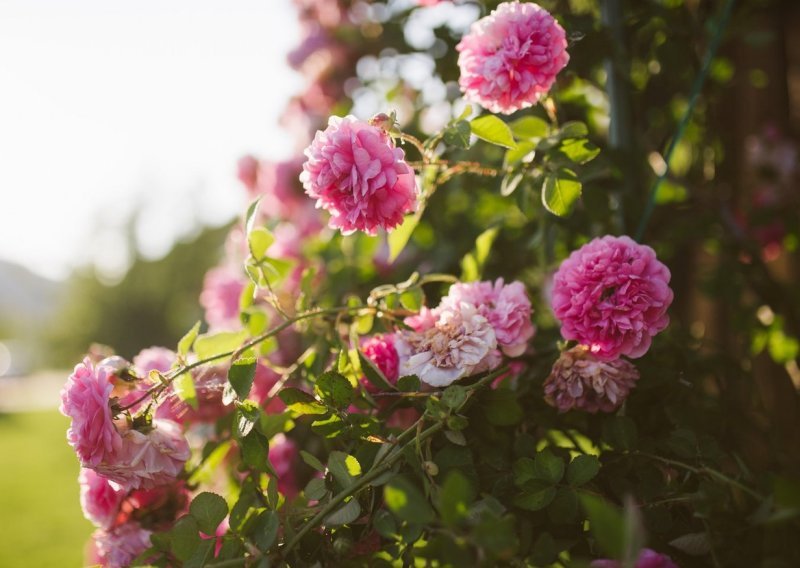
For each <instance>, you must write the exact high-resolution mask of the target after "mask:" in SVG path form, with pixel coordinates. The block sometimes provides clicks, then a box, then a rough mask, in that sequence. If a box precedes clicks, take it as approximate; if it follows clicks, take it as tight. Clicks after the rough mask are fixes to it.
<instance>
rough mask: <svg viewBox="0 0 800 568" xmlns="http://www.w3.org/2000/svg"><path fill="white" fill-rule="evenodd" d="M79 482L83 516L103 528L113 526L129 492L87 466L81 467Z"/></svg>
mask: <svg viewBox="0 0 800 568" xmlns="http://www.w3.org/2000/svg"><path fill="white" fill-rule="evenodd" d="M78 484H79V485H80V488H81V508H82V509H83V516H84V517H86V518H87V519H88V520H89V521H91V522H92V523H94V524H95V525H96V526H97V527H99V528H101V529H109V528H111V527H112V526H113V525H114V524H115V520H116V518H117V514H118V513H119V507H120V505H121V504H122V501H123V499H125V495H126V493H127V492H126V491H125V490H124V489H123V488H122V487H121V486H120V485H119V484H118V483H115V482H113V481H111V480H109V479H106V478H105V477H103V476H101V475H98V474H97V473H96V472H95V471H94V470H91V469H87V468H81V472H80V474H79V475H78Z"/></svg>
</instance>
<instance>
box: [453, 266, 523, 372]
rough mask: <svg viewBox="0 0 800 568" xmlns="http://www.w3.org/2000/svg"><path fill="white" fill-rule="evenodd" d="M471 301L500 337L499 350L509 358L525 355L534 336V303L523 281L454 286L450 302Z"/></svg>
mask: <svg viewBox="0 0 800 568" xmlns="http://www.w3.org/2000/svg"><path fill="white" fill-rule="evenodd" d="M453 302H455V303H458V302H470V303H471V304H473V305H475V306H476V307H477V308H478V312H479V313H480V314H481V315H482V316H483V317H485V318H486V319H487V320H489V323H490V324H492V327H493V328H494V334H495V336H496V337H497V345H498V347H499V348H500V349H501V350H502V351H503V353H505V354H506V355H508V356H509V357H518V356H519V355H522V353H523V352H524V351H525V348H526V347H527V346H528V341H529V340H530V338H531V337H533V334H534V331H535V329H534V327H533V324H532V323H531V301H530V300H529V299H528V293H527V292H526V291H525V286H524V285H523V284H522V283H521V282H511V283H510V284H504V282H503V279H502V278H498V279H497V280H496V281H495V283H494V284H492V283H491V282H469V283H458V284H453V285H452V286H451V287H450V291H449V292H448V294H447V296H446V297H445V298H444V299H443V300H442V303H443V305H444V304H447V303H453Z"/></svg>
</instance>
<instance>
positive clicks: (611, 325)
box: [553, 236, 673, 361]
mask: <svg viewBox="0 0 800 568" xmlns="http://www.w3.org/2000/svg"><path fill="white" fill-rule="evenodd" d="M669 279H670V273H669V269H667V267H666V266H664V265H663V264H662V263H661V262H659V261H658V259H657V258H656V254H655V252H653V249H651V248H650V247H648V246H645V245H640V244H638V243H636V242H635V241H633V240H632V239H630V238H629V237H624V236H623V237H612V236H605V237H602V238H597V239H594V240H593V241H591V242H590V243H588V244H586V245H584V246H583V247H581V248H580V249H578V250H576V251H574V252H573V253H572V254H571V255H570V256H569V258H567V259H566V260H564V262H562V263H561V266H560V267H559V269H558V271H557V272H556V274H555V276H554V278H553V312H554V313H555V316H556V317H557V318H558V319H559V320H561V335H563V336H564V338H566V339H574V340H576V341H578V342H579V343H581V344H582V345H586V346H587V347H588V348H589V350H590V351H591V352H592V354H593V355H594V356H595V357H597V358H598V359H601V360H603V361H612V360H614V359H616V358H618V357H619V356H620V355H626V356H628V357H632V358H637V357H641V356H642V355H644V354H645V353H646V352H647V350H648V349H649V348H650V343H651V342H652V338H653V336H654V335H656V334H657V333H658V332H660V331H661V330H663V329H664V328H665V327H667V324H669V316H667V308H669V306H670V304H671V303H672V297H673V294H672V290H671V289H670V287H669Z"/></svg>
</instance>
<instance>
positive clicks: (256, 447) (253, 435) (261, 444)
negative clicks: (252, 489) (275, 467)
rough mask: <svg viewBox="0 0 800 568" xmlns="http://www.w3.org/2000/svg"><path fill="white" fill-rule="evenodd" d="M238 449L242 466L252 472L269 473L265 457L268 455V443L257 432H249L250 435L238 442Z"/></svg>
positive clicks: (267, 461)
mask: <svg viewBox="0 0 800 568" xmlns="http://www.w3.org/2000/svg"><path fill="white" fill-rule="evenodd" d="M239 447H240V451H241V455H242V461H243V462H244V464H245V465H246V466H247V467H248V468H249V469H252V470H254V471H269V470H270V469H271V467H272V466H271V465H270V463H269V460H268V459H267V456H268V455H269V442H267V439H266V438H265V437H264V436H262V435H261V434H259V433H258V432H250V435H248V436H245V437H244V438H242V439H241V440H239Z"/></svg>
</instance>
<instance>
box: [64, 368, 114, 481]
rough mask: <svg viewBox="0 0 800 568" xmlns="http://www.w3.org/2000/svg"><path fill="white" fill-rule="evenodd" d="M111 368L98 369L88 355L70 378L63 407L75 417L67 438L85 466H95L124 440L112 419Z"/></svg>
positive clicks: (112, 388) (67, 413) (65, 390)
mask: <svg viewBox="0 0 800 568" xmlns="http://www.w3.org/2000/svg"><path fill="white" fill-rule="evenodd" d="M109 371H110V369H109V368H107V367H103V366H98V367H97V368H95V367H94V366H93V365H92V362H91V360H90V359H89V358H88V357H87V358H86V359H84V360H83V363H80V364H79V365H76V366H75V370H74V371H73V372H72V374H71V375H70V376H69V378H68V379H67V383H66V385H64V388H63V390H62V391H61V406H60V407H59V410H60V411H61V413H62V414H64V415H65V416H68V417H69V418H71V419H72V423H71V424H70V427H69V430H67V441H68V442H69V445H70V446H72V447H73V448H74V449H75V453H77V454H78V459H80V461H81V465H83V466H84V467H90V468H95V467H96V466H97V465H98V464H100V463H101V462H102V461H103V460H104V459H106V457H107V456H108V455H109V454H112V453H114V452H116V451H118V449H119V448H120V446H121V444H122V440H121V438H120V435H119V433H118V432H117V430H116V429H115V428H114V422H113V421H112V415H111V406H110V397H111V393H112V391H113V390H114V385H113V384H112V382H111V380H110V378H109V374H110V373H109Z"/></svg>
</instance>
